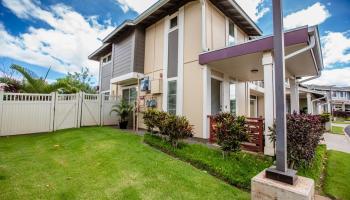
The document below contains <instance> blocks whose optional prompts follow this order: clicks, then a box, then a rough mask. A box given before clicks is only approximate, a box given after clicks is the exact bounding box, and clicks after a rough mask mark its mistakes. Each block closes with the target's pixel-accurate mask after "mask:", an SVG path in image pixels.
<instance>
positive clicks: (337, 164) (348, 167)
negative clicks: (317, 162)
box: [324, 151, 350, 200]
mask: <svg viewBox="0 0 350 200" xmlns="http://www.w3.org/2000/svg"><path fill="white" fill-rule="evenodd" d="M327 154H328V161H327V170H326V177H325V182H324V192H325V193H326V194H327V195H329V196H331V197H333V198H335V199H343V200H346V199H350V154H348V153H343V152H339V151H328V153H327Z"/></svg>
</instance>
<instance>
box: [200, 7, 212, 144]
mask: <svg viewBox="0 0 350 200" xmlns="http://www.w3.org/2000/svg"><path fill="white" fill-rule="evenodd" d="M200 3H201V7H202V13H201V15H202V17H201V18H202V19H201V24H202V27H201V28H202V30H201V36H202V42H201V43H202V51H203V52H206V51H208V47H207V23H206V3H207V2H206V0H200ZM209 73H210V71H209V69H208V66H207V65H203V97H202V98H203V105H202V111H203V113H202V115H203V116H202V122H203V124H202V128H203V130H202V131H203V137H204V138H207V139H209V138H210V129H209V121H208V116H207V114H209V113H210V112H209V111H210V109H209V106H208V105H210V101H211V99H210V96H209V94H210V88H209V87H210V78H209Z"/></svg>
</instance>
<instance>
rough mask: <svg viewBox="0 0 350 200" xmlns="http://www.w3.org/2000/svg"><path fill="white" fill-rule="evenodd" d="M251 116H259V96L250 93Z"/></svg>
mask: <svg viewBox="0 0 350 200" xmlns="http://www.w3.org/2000/svg"><path fill="white" fill-rule="evenodd" d="M250 117H258V97H257V96H253V95H250Z"/></svg>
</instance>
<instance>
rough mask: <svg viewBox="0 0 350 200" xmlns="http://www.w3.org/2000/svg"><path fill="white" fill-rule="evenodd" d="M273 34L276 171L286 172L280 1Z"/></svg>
mask: <svg viewBox="0 0 350 200" xmlns="http://www.w3.org/2000/svg"><path fill="white" fill-rule="evenodd" d="M273 33H274V37H273V47H274V57H275V88H276V93H275V102H276V134H277V137H276V140H277V141H276V169H277V170H279V171H282V172H286V171H287V134H286V107H285V105H286V98H285V66H284V34H283V12H282V0H273Z"/></svg>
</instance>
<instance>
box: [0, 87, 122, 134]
mask: <svg viewBox="0 0 350 200" xmlns="http://www.w3.org/2000/svg"><path fill="white" fill-rule="evenodd" d="M118 102H119V101H118V98H117V97H115V96H111V95H105V94H86V93H83V92H81V93H76V94H58V93H51V94H27V93H4V92H0V136H7V135H20V134H28V133H39V132H51V131H56V130H61V129H67V128H79V127H81V126H102V125H116V124H117V121H118V117H117V115H116V113H110V111H111V109H112V106H113V105H116V104H118Z"/></svg>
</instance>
